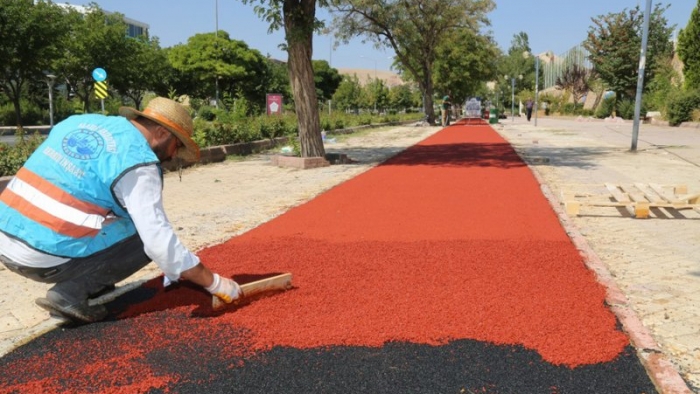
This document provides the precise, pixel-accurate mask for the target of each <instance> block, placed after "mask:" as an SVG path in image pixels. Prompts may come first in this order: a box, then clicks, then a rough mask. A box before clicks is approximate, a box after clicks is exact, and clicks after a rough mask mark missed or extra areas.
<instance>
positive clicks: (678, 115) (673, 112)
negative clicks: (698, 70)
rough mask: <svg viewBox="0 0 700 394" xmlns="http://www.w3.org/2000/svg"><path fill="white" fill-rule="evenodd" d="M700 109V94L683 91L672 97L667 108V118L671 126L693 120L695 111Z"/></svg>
mask: <svg viewBox="0 0 700 394" xmlns="http://www.w3.org/2000/svg"><path fill="white" fill-rule="evenodd" d="M698 107H700V92H698V91H696V90H691V91H683V92H680V93H676V94H674V95H671V97H670V98H669V101H668V105H667V107H666V118H667V119H668V123H669V124H670V125H671V126H678V125H679V124H681V123H683V122H687V121H690V120H692V117H693V111H694V110H695V109H697V108H698Z"/></svg>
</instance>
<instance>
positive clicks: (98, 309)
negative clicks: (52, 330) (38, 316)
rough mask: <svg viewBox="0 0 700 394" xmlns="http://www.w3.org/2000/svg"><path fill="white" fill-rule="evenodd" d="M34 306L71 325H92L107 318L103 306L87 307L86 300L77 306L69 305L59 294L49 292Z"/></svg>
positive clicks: (37, 300)
mask: <svg viewBox="0 0 700 394" xmlns="http://www.w3.org/2000/svg"><path fill="white" fill-rule="evenodd" d="M35 302H36V304H37V305H39V306H40V307H41V308H43V309H46V310H47V311H49V313H50V314H51V315H52V316H54V317H58V318H62V319H64V320H67V321H68V322H71V323H76V324H85V323H94V322H98V321H100V320H103V319H104V318H105V317H107V308H105V307H104V305H92V306H91V305H88V302H87V300H85V301H83V302H79V303H77V304H70V302H69V301H68V300H66V299H65V298H63V297H62V296H61V295H60V294H58V293H55V292H51V291H49V292H48V293H47V294H46V298H37V299H36V301H35Z"/></svg>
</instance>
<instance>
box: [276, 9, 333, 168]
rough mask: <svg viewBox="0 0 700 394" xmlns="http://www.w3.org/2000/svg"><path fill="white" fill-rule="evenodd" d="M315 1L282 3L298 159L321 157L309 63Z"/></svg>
mask: <svg viewBox="0 0 700 394" xmlns="http://www.w3.org/2000/svg"><path fill="white" fill-rule="evenodd" d="M315 14H316V1H315V0H285V1H284V29H285V33H286V39H287V48H288V49H287V52H288V54H289V60H288V67H289V81H290V82H291V85H292V92H293V94H294V104H295V110H296V114H297V118H298V119H299V142H300V145H301V156H302V157H324V156H325V155H326V151H325V149H324V147H323V139H322V138H321V121H320V119H319V114H318V99H317V97H316V85H315V84H314V70H313V66H312V63H311V55H312V52H313V45H312V38H313V24H314V19H315Z"/></svg>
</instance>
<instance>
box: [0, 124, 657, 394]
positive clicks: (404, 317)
mask: <svg viewBox="0 0 700 394" xmlns="http://www.w3.org/2000/svg"><path fill="white" fill-rule="evenodd" d="M200 256H201V257H202V259H203V260H204V261H207V262H208V264H209V265H210V266H211V267H213V268H214V269H215V270H216V271H217V272H220V273H222V274H224V275H233V277H234V278H235V279H236V280H238V281H241V282H246V281H248V280H250V279H253V278H254V277H256V276H258V275H265V274H274V273H279V272H292V273H293V274H294V286H295V288H294V289H293V290H291V291H288V292H285V293H283V294H279V295H277V296H275V297H270V298H266V299H262V300H258V301H255V302H253V303H251V304H246V305H243V306H241V307H240V308H236V309H231V310H229V311H228V312H226V313H223V314H212V313H211V310H210V304H211V297H210V296H209V295H208V294H206V292H204V291H202V289H200V288H195V287H193V286H190V285H188V284H187V283H182V284H179V285H176V286H174V287H172V288H169V289H167V290H165V289H163V288H162V284H161V281H160V278H155V279H153V280H151V281H148V282H147V283H146V284H144V285H143V286H141V287H140V288H138V289H136V290H134V291H132V292H129V293H127V294H125V295H124V296H123V297H120V298H118V299H117V300H115V301H114V302H111V303H108V304H107V307H108V308H109V310H110V312H111V319H110V320H109V321H105V322H101V323H98V324H91V325H88V326H83V327H78V328H74V329H66V330H54V331H52V332H51V333H49V334H47V335H45V336H43V337H41V338H38V339H36V340H34V341H32V342H31V343H30V344H28V345H27V346H24V347H22V348H21V349H18V351H16V352H13V353H11V354H9V355H7V356H5V357H4V358H3V359H2V360H0V366H2V368H1V369H2V370H5V371H10V370H12V371H16V372H15V373H14V375H13V376H11V377H10V376H8V377H7V378H8V379H7V381H8V382H9V387H8V390H10V391H11V390H19V391H25V392H32V391H34V390H36V389H37V388H40V389H41V390H43V391H48V392H61V391H65V390H75V391H80V390H85V389H86V388H87V387H92V388H93V389H97V390H99V391H102V392H115V391H119V390H122V391H133V392H136V391H147V390H153V389H155V390H161V391H170V390H172V391H176V392H202V391H204V392H220V391H222V390H223V389H224V388H228V389H227V390H226V391H233V392H245V393H250V392H261V393H262V392H273V391H274V392H299V390H302V391H304V392H319V393H320V392H362V391H367V392H397V391H398V392H408V391H415V392H425V393H444V392H460V391H461V392H494V391H495V392H528V393H529V392H532V393H535V392H552V391H555V392H567V393H596V394H598V393H611V394H612V393H620V392H624V393H649V392H652V391H653V390H654V386H653V384H652V381H651V380H650V378H649V376H647V373H646V371H645V370H644V368H643V367H642V364H641V363H640V361H639V359H638V357H637V354H636V353H635V351H634V348H632V346H630V343H629V340H628V337H627V335H625V334H624V333H623V332H622V331H621V330H620V326H618V324H617V323H618V322H617V319H616V316H615V315H614V314H613V312H612V310H611V308H609V307H608V306H606V305H605V300H606V298H608V299H609V295H607V294H606V293H607V290H606V288H605V287H604V286H602V285H601V284H600V283H598V282H597V281H596V276H595V275H594V273H593V272H591V270H589V269H588V268H587V267H586V265H585V259H584V258H583V256H581V255H580V253H579V251H578V250H577V249H576V247H575V245H574V243H572V241H571V239H570V238H569V235H567V233H566V232H565V231H564V229H563V228H562V226H561V225H560V222H559V219H558V217H557V215H555V213H554V212H553V210H552V207H551V206H550V205H549V201H547V199H545V198H544V196H543V195H542V192H541V190H540V185H539V184H538V182H537V180H536V179H535V177H533V174H532V172H531V171H530V169H529V168H528V167H527V166H525V165H524V163H523V162H522V160H520V158H519V157H518V156H517V155H516V154H515V152H514V150H513V148H512V147H511V146H510V145H509V144H508V143H507V141H505V140H504V139H503V138H501V137H500V136H499V135H498V134H497V133H495V132H494V130H493V129H492V128H491V127H489V126H487V125H482V126H462V125H454V126H450V127H447V128H446V129H443V130H441V131H440V132H438V133H437V134H435V135H432V136H431V137H429V138H427V139H425V140H423V141H422V142H420V143H419V144H417V145H414V146H412V147H410V148H409V149H407V150H405V151H404V152H402V153H400V154H398V155H396V156H395V157H393V158H391V159H390V160H388V161H386V162H384V163H382V164H381V165H380V166H377V167H375V168H372V169H371V170H369V171H367V172H365V173H363V174H360V175H358V176H356V177H354V178H352V179H350V180H348V181H347V182H344V183H342V184H341V185H338V186H336V187H334V188H332V189H330V190H328V191H327V192H325V193H323V194H321V195H319V196H317V197H316V198H314V199H313V200H311V201H310V202H308V203H306V204H303V205H300V206H298V207H295V208H293V209H291V210H289V211H288V212H286V213H285V214H283V215H281V216H279V217H277V218H275V219H274V220H271V221H269V222H267V223H265V224H263V225H261V226H259V227H257V228H255V229H253V230H251V231H248V232H246V233H244V234H242V235H240V236H238V237H234V238H231V239H230V240H229V241H227V242H225V243H222V244H219V245H214V246H211V247H208V248H206V249H204V250H203V251H201V252H200ZM623 323H624V322H623ZM105 338H109V341H105ZM56 376H60V377H62V378H63V379H61V380H57V379H55V377H56Z"/></svg>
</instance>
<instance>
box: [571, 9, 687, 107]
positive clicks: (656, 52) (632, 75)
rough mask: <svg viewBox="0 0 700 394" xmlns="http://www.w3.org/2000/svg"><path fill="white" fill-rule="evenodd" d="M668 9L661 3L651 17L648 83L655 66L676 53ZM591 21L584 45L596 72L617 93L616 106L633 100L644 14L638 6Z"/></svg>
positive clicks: (646, 75) (648, 45) (645, 78)
mask: <svg viewBox="0 0 700 394" xmlns="http://www.w3.org/2000/svg"><path fill="white" fill-rule="evenodd" d="M667 8H668V6H666V7H662V6H661V5H660V4H657V5H656V6H655V7H654V10H653V11H652V13H651V15H650V22H649V36H648V38H649V40H648V42H647V67H645V75H644V81H645V84H646V83H647V82H648V81H650V80H652V79H653V73H654V69H655V67H654V65H656V64H657V63H658V62H660V61H662V60H663V59H664V58H667V57H668V56H670V54H671V53H672V47H671V45H672V44H671V43H670V39H671V32H672V31H673V28H674V26H671V27H668V26H667V21H666V19H665V17H664V16H663V13H664V11H665V10H666V9H667ZM591 20H592V21H593V24H594V26H591V27H590V28H589V29H588V38H587V39H586V41H584V43H583V46H584V48H586V50H588V52H589V53H590V56H589V59H590V60H591V62H592V63H593V66H594V69H595V72H596V73H597V74H598V75H599V76H600V78H601V79H602V80H603V81H604V82H605V83H606V84H607V85H608V86H609V87H610V89H611V90H612V91H613V92H615V104H614V107H616V106H617V104H616V103H617V101H618V100H619V99H620V98H622V97H633V96H634V94H635V92H636V88H637V79H638V76H637V74H638V72H639V70H638V65H639V53H640V48H641V41H642V28H643V26H642V24H643V21H644V15H643V13H642V12H641V11H640V9H639V6H637V7H635V8H634V9H631V10H629V11H628V10H627V9H624V10H623V11H622V12H619V13H609V14H607V15H600V16H598V17H596V18H592V19H591Z"/></svg>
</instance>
